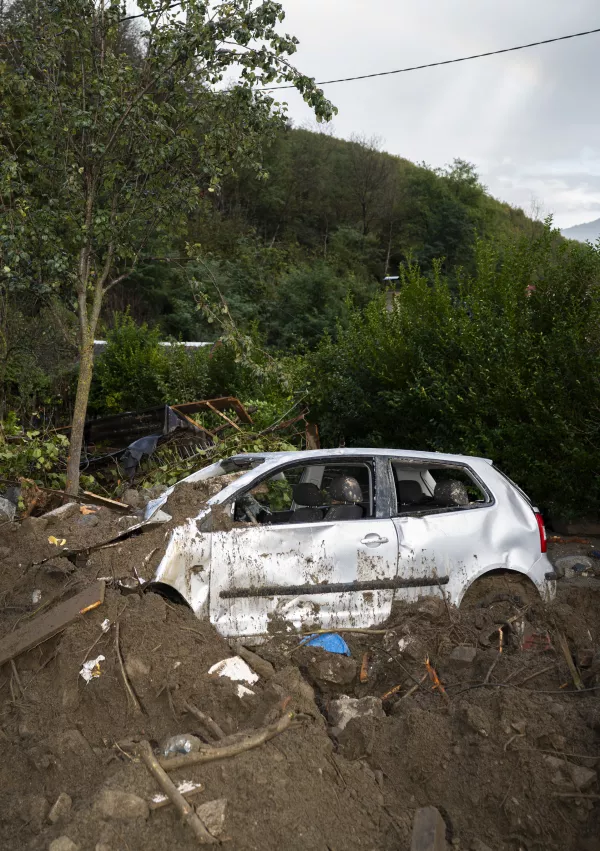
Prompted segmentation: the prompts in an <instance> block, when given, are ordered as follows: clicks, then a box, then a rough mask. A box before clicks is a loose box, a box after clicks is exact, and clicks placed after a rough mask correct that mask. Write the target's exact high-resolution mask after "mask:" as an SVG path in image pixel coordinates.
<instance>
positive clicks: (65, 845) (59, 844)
mask: <svg viewBox="0 0 600 851" xmlns="http://www.w3.org/2000/svg"><path fill="white" fill-rule="evenodd" d="M48 851H79V845H76V844H75V843H74V842H73V841H72V840H71V839H69V837H68V836H59V837H58V839H55V840H54V841H53V842H51V843H50V845H49V846H48Z"/></svg>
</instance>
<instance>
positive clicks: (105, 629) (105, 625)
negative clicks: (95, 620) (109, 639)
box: [100, 618, 110, 632]
mask: <svg viewBox="0 0 600 851" xmlns="http://www.w3.org/2000/svg"><path fill="white" fill-rule="evenodd" d="M100 629H101V630H102V632H108V630H109V629H110V621H109V619H108V618H104V620H103V621H102V623H101V624H100Z"/></svg>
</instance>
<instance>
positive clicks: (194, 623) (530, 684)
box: [0, 484, 600, 851]
mask: <svg viewBox="0 0 600 851" xmlns="http://www.w3.org/2000/svg"><path fill="white" fill-rule="evenodd" d="M211 488H212V485H211V487H210V488H209V487H208V486H207V485H206V484H202V485H201V486H200V485H199V486H189V487H187V488H183V489H182V490H181V491H179V489H178V490H177V491H175V492H174V494H173V495H172V496H171V497H170V499H169V501H168V504H167V506H166V510H167V511H168V512H169V513H170V514H171V515H172V517H173V519H172V521H170V522H169V523H168V524H165V525H162V526H156V527H154V528H148V529H147V530H145V531H143V532H139V533H137V534H135V535H134V536H132V537H130V538H127V539H123V540H120V541H118V542H115V545H114V546H110V547H107V548H104V549H96V550H94V549H93V547H94V546H97V545H98V544H99V543H100V537H99V536H100V533H101V532H102V534H106V535H107V537H108V538H110V537H114V534H119V533H120V532H121V530H122V528H123V526H124V525H125V524H124V522H123V521H122V520H121V519H120V518H119V517H116V516H114V515H110V516H108V517H106V518H104V517H101V518H99V522H98V524H94V523H91V524H89V521H88V525H89V528H88V529H87V530H86V532H85V535H84V534H83V533H81V536H80V537H77V534H78V531H77V530H79V529H80V528H83V527H84V526H85V524H79V523H78V521H79V519H80V517H82V516H83V517H85V516H88V515H81V513H80V512H79V510H78V509H77V513H73V514H72V515H71V516H70V517H63V518H62V520H60V522H57V521H53V525H52V528H50V527H49V526H48V523H46V524H45V525H44V524H41V525H38V526H36V523H35V522H33V523H26V524H22V525H21V527H20V528H19V527H17V526H16V525H13V526H9V527H8V529H7V528H6V527H3V528H2V530H1V534H2V541H1V543H0V546H2V547H4V549H3V550H0V578H1V582H2V585H1V590H2V592H3V593H2V595H1V596H0V638H2V637H3V636H5V635H7V634H8V633H11V632H12V631H13V630H15V629H18V628H19V627H21V626H23V625H25V624H27V623H30V622H31V620H32V618H34V617H35V616H36V614H37V613H38V612H40V611H41V612H44V611H49V610H50V609H51V607H52V606H53V605H54V604H55V603H56V602H58V601H61V600H64V599H66V598H68V597H70V596H71V595H73V594H75V593H77V592H78V591H80V590H81V589H83V588H85V587H86V586H88V585H89V584H90V583H91V582H93V581H95V580H96V578H97V577H98V576H108V577H112V576H115V577H128V576H130V577H132V576H135V571H134V567H135V570H136V571H137V572H138V574H139V575H142V576H144V577H147V578H149V575H150V574H151V572H152V570H153V565H154V564H155V561H154V560H155V559H156V560H158V558H159V557H160V555H161V554H162V552H164V545H165V539H166V536H167V535H168V534H169V532H170V530H171V529H172V528H173V526H174V525H176V524H177V523H180V522H182V520H183V519H184V518H188V517H194V516H195V515H197V514H198V513H199V511H200V510H201V508H202V506H203V505H204V504H205V502H206V500H207V499H208V498H210V495H211ZM42 519H43V518H42ZM216 522H217V523H218V524H220V523H224V524H226V523H227V522H231V521H230V519H228V518H227V516H226V515H221V516H217V521H216ZM100 523H102V524H105V525H103V526H102V527H101V528H100V529H99V526H100ZM12 529H14V531H11V530H12ZM50 535H54V536H55V537H57V538H59V539H62V538H66V539H67V540H68V541H69V543H70V539H71V540H77V541H79V543H80V544H81V545H82V546H83V550H84V551H83V552H81V553H80V554H79V555H73V556H70V557H69V558H66V557H65V556H64V555H62V556H61V554H60V552H59V551H58V550H57V548H56V546H55V545H48V537H49V536H50ZM105 540H106V539H105ZM90 542H94V543H93V544H92V543H90ZM48 546H53V549H54V553H53V555H54V557H53V558H48V556H46V555H44V556H43V558H44V559H47V560H46V561H44V562H43V564H39V565H33V566H32V562H33V561H37V560H38V555H39V553H42V552H43V553H47V552H48ZM88 546H89V547H91V548H92V549H91V551H90V550H88V549H86V547H88ZM32 554H34V555H35V557H32ZM149 554H150V557H148V556H149ZM599 584H600V583H599ZM513 590H514V589H510V592H508V591H507V589H506V588H505V587H504V585H503V583H502V582H499V583H491V587H490V588H487V587H485V588H483V589H482V593H481V594H478V595H475V596H474V598H473V599H472V601H471V603H470V604H469V605H467V606H466V607H465V608H464V609H461V610H460V611H457V610H455V609H453V608H451V607H449V606H447V605H446V604H445V602H444V601H443V600H441V599H438V598H435V597H430V598H425V599H423V600H421V601H419V602H417V603H414V604H411V605H397V606H396V607H395V608H394V610H393V612H392V615H391V617H390V619H389V620H388V622H387V623H386V624H384V625H382V626H381V627H380V628H378V629H377V630H372V631H367V632H365V631H357V632H352V631H347V632H344V633H343V635H344V638H345V639H346V640H347V643H348V645H349V648H350V653H351V655H350V657H341V656H338V655H335V654H331V653H327V652H326V651H325V650H323V649H320V648H315V647H312V646H300V647H299V638H298V636H294V635H290V634H289V632H286V631H285V630H284V631H283V632H281V633H279V634H275V635H271V636H269V638H268V640H267V641H266V643H265V644H263V645H262V646H261V647H259V648H258V650H259V652H260V655H261V656H262V657H263V659H264V660H267V661H269V662H270V663H271V665H272V671H271V670H270V669H269V668H268V666H267V667H266V669H264V670H262V673H261V676H260V677H259V679H258V680H257V681H256V682H253V683H244V686H245V688H246V691H244V690H240V688H239V685H240V684H239V683H237V682H233V681H231V680H230V679H228V678H227V677H219V676H218V675H216V674H209V673H208V672H209V669H210V668H211V667H212V666H213V665H215V664H216V663H217V662H219V661H221V660H223V659H226V658H228V657H230V656H233V655H234V654H236V653H237V652H238V650H237V649H232V648H230V646H229V644H228V643H227V642H226V641H225V640H224V639H223V638H222V637H221V636H220V635H219V634H218V633H217V632H216V631H215V630H214V628H213V627H212V626H211V625H210V624H209V623H208V622H205V621H199V620H197V619H196V618H195V617H194V616H193V614H192V612H191V611H190V610H189V609H187V608H186V607H185V606H179V605H174V604H173V603H172V602H171V601H169V600H165V599H163V598H161V597H159V596H158V595H156V594H153V593H146V594H142V593H140V590H139V588H133V589H128V588H121V589H120V590H117V587H116V586H115V585H113V584H110V583H109V585H108V587H107V589H106V593H105V598H104V602H103V603H102V604H101V605H100V606H98V607H97V608H96V609H93V610H92V611H88V612H86V613H84V614H80V615H79V616H78V617H77V619H76V620H74V621H73V622H71V623H70V624H69V625H68V626H67V627H66V628H65V629H64V630H63V631H62V632H61V633H60V634H59V635H57V636H55V637H54V638H52V639H51V640H48V641H46V642H44V643H42V644H40V645H39V646H37V647H35V648H34V649H33V650H30V651H29V652H27V653H23V654H21V655H19V656H18V657H16V658H15V659H14V666H13V665H12V664H11V663H10V662H9V663H7V664H5V665H4V666H2V668H0V755H1V756H2V759H0V848H7V849H8V848H10V849H15V851H20V849H31V851H38V849H39V851H45V849H48V847H49V845H50V843H51V842H52V840H54V839H56V838H58V837H60V836H67V837H69V839H70V840H72V841H73V842H74V843H75V844H76V845H77V846H78V847H79V849H80V851H95V850H96V849H98V851H107V849H110V851H120V849H130V851H135V850H136V849H144V851H165V849H170V848H177V849H180V851H192V849H195V848H197V842H196V839H195V838H194V836H193V834H192V833H191V831H190V830H189V828H188V827H187V826H186V825H184V824H183V823H182V822H181V820H180V819H179V817H178V816H177V814H176V813H175V811H174V809H173V807H172V806H164V807H162V808H160V809H153V810H149V809H148V804H149V802H151V801H152V799H153V796H155V795H156V794H157V793H158V791H159V790H158V787H157V785H156V781H155V780H154V779H153V778H152V777H151V776H150V774H149V772H148V771H147V769H146V768H145V766H144V764H143V763H142V762H141V761H140V760H139V759H138V758H137V756H136V750H135V743H136V742H139V741H141V740H146V741H149V742H150V744H151V745H152V746H153V748H154V749H155V752H156V753H157V754H158V753H160V752H161V750H162V748H164V746H165V743H166V742H167V740H168V739H169V738H171V737H173V736H180V735H184V736H190V735H192V736H195V737H197V739H198V740H199V742H200V743H204V746H206V745H207V744H208V745H211V746H215V738H216V734H215V732H214V728H211V727H210V725H209V726H207V724H206V721H205V719H204V720H202V717H203V715H202V714H204V715H205V716H206V715H208V716H210V718H212V719H213V721H214V722H215V723H216V724H217V725H218V728H220V731H221V734H222V735H224V736H225V737H228V738H225V739H224V740H223V741H224V742H228V741H230V742H238V740H239V739H238V738H236V737H239V736H240V735H245V734H247V733H248V732H249V731H253V730H256V729H263V728H264V727H265V725H268V724H271V723H273V722H274V721H275V720H277V719H278V718H281V717H282V713H283V714H285V713H292V714H293V721H292V724H291V726H290V727H289V728H288V729H287V730H286V731H285V732H283V733H282V734H281V735H279V736H277V737H276V738H273V739H271V740H270V741H268V742H266V743H264V744H262V745H261V746H260V747H257V748H256V749H254V750H250V751H246V752H242V753H240V754H238V755H237V756H235V757H234V758H232V759H228V760H223V761H215V762H210V763H207V764H203V765H195V766H191V767H188V768H185V769H183V768H182V769H178V770H176V771H173V772H172V775H171V776H172V778H173V779H174V781H175V782H177V783H179V782H181V781H184V780H185V781H190V782H194V783H196V784H202V787H203V788H202V790H201V791H200V792H198V793H197V795H196V796H195V797H194V798H193V802H194V803H197V804H204V803H206V802H210V801H215V800H217V799H226V801H227V804H226V810H225V819H224V824H223V830H224V833H223V834H222V835H221V839H222V840H227V847H228V848H231V849H233V851H237V849H240V851H246V849H257V851H258V849H260V851H276V849H277V851H280V849H283V848H285V849H292V851H296V849H297V851H306V849H309V848H310V849H318V851H332V849H334V851H346V850H347V849H348V851H354V849H356V851H358V849H362V851H364V849H373V851H392V849H394V851H396V849H407V848H408V847H409V846H410V837H411V830H412V823H413V818H414V814H415V811H416V810H417V808H419V807H421V806H425V805H430V804H431V805H433V806H436V807H437V808H438V809H439V810H440V812H441V813H442V814H443V817H444V820H445V823H446V827H447V839H448V841H449V842H451V843H452V848H456V849H463V851H468V849H471V848H472V847H474V848H476V847H478V846H476V845H475V846H473V845H472V843H473V842H475V840H479V841H480V842H483V843H485V844H486V845H488V846H489V847H490V848H492V849H494V851H517V849H526V851H535V849H539V848H543V849H552V851H580V849H588V851H590V849H592V850H593V849H594V848H596V849H598V847H599V846H598V844H596V845H594V842H595V841H596V842H597V840H595V839H594V837H596V836H597V835H598V834H599V832H600V831H599V828H600V823H599V818H598V812H599V811H598V801H597V798H598V782H597V773H596V772H597V769H598V763H599V760H600V740H599V737H598V734H599V732H600V691H598V690H597V689H599V687H600V657H599V656H598V648H600V615H599V613H600V591H599V590H598V589H597V586H596V585H594V584H593V583H592V584H591V585H587V586H586V585H582V584H578V583H577V582H576V581H573V582H568V583H565V584H563V585H562V590H561V591H560V593H559V596H558V599H557V601H556V602H555V603H554V604H553V605H552V606H550V607H545V606H543V605H542V604H541V603H540V602H539V601H536V600H535V599H533V600H525V599H523V598H522V596H520V595H518V594H514V593H512V591H513ZM483 592H485V593H483ZM117 625H118V636H117ZM561 636H564V639H565V642H566V646H567V647H568V654H569V658H571V657H572V659H573V660H574V664H576V665H577V674H578V675H579V676H580V677H581V681H582V682H581V685H582V686H583V690H581V691H580V692H576V689H575V686H574V684H573V673H572V669H571V668H570V667H569V664H568V661H567V654H565V650H564V646H563V643H562V639H561ZM239 652H240V653H243V652H245V651H243V650H240V651H239ZM119 656H120V657H121V659H119ZM100 657H104V658H100ZM247 658H248V659H250V661H252V657H251V656H247ZM426 660H427V661H426ZM121 662H122V665H121ZM86 663H90V664H89V665H88V668H89V671H90V673H91V676H90V677H89V678H88V679H89V681H86V680H85V679H84V678H83V677H82V675H81V671H82V669H84V665H85V664H86ZM255 664H257V663H255ZM260 667H261V666H260V665H258V664H257V670H258V668H260ZM126 683H127V684H128V685H129V686H130V687H131V690H132V694H133V697H132V695H131V694H128V690H127V685H126ZM248 690H249V692H250V693H248ZM217 745H218V742H217ZM199 746H200V745H199ZM190 800H192V799H190ZM57 801H59V805H58V806H57V807H56V808H54V809H53V810H52V812H49V811H50V807H54V805H55V803H56V802H57ZM479 847H480V846H479Z"/></svg>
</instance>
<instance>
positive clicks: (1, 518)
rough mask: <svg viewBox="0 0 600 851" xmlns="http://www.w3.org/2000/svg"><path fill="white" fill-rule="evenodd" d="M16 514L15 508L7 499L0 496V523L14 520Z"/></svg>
mask: <svg viewBox="0 0 600 851" xmlns="http://www.w3.org/2000/svg"><path fill="white" fill-rule="evenodd" d="M16 512H17V509H16V506H15V505H14V503H12V502H11V501H10V500H9V499H5V498H4V497H3V496H0V523H6V522H7V521H10V520H14V519H15V514H16Z"/></svg>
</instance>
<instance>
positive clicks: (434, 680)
mask: <svg viewBox="0 0 600 851" xmlns="http://www.w3.org/2000/svg"><path fill="white" fill-rule="evenodd" d="M425 667H426V668H427V673H428V674H429V679H430V680H431V682H432V683H433V686H432V688H433V689H434V690H436V689H437V691H439V693H440V694H441V695H442V697H443V698H444V700H446V701H449V700H450V698H449V697H448V692H447V691H446V689H445V688H444V686H443V685H442V683H441V682H440V678H439V677H438V675H437V671H436V670H435V668H433V667H432V666H431V665H430V663H429V657H427V659H425Z"/></svg>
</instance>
